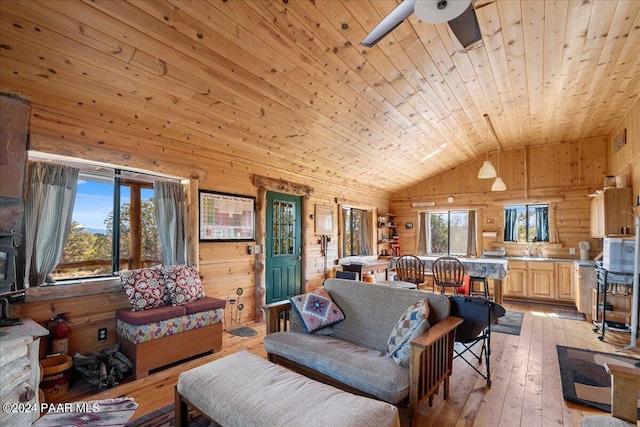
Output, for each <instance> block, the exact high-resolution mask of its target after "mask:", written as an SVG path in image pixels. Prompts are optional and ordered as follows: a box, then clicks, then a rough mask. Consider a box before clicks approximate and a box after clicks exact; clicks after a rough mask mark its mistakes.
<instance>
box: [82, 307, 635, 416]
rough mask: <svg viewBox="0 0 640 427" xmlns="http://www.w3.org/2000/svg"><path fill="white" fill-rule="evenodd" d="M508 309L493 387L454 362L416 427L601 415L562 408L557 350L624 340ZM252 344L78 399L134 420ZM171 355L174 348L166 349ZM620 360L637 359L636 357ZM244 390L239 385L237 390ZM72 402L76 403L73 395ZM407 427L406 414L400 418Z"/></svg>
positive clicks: (604, 346)
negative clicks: (514, 327) (198, 373)
mask: <svg viewBox="0 0 640 427" xmlns="http://www.w3.org/2000/svg"><path fill="white" fill-rule="evenodd" d="M504 306H505V308H506V309H507V310H517V311H523V312H525V315H524V320H523V323H522V330H521V333H520V335H519V336H515V335H507V334H501V333H494V334H492V336H491V348H492V354H491V367H492V369H491V371H492V380H493V381H492V386H491V388H487V387H486V381H485V380H483V379H482V378H481V377H480V376H479V375H477V374H476V373H475V372H474V371H473V369H472V368H471V367H469V366H468V365H466V364H465V363H464V362H462V361H459V360H456V361H455V363H454V370H453V375H452V378H451V389H450V396H449V399H448V400H443V399H442V397H441V395H440V396H436V398H435V399H434V403H433V406H432V407H429V406H428V405H425V406H424V407H423V408H422V411H421V413H420V416H419V419H418V425H419V426H421V427H428V426H444V427H447V426H481V427H484V426H491V427H494V426H504V427H513V426H542V427H547V426H560V425H562V426H579V425H580V420H581V419H582V417H583V416H585V415H591V414H596V413H598V414H602V412H601V411H598V410H596V409H593V408H588V407H583V406H579V405H575V404H571V403H568V402H565V400H564V399H563V397H562V385H561V381H560V371H559V367H558V355H557V352H556V345H557V344H559V345H565V346H570V347H580V348H587V349H592V350H597V351H604V352H610V353H616V350H619V349H622V348H624V347H626V346H628V345H629V338H630V337H629V335H628V334H619V333H607V336H606V339H605V341H604V342H601V341H600V340H598V339H597V335H596V334H595V333H593V332H592V330H591V328H592V327H591V324H590V323H589V322H587V321H577V320H570V319H560V318H557V317H555V316H554V313H553V311H554V308H555V309H556V311H557V307H551V306H547V305H541V304H523V303H517V302H513V301H508V302H505V304H504ZM247 326H250V327H252V328H253V329H256V330H257V331H258V335H257V336H256V337H251V338H242V337H237V336H234V335H231V334H229V333H227V332H225V333H224V338H223V343H224V344H223V349H222V351H221V352H219V353H216V354H212V355H207V356H203V357H200V358H198V359H195V360H191V361H188V362H186V363H183V364H181V365H178V366H174V367H171V368H167V369H164V370H161V371H159V372H156V373H154V374H152V375H150V376H149V377H147V378H143V379H140V380H137V381H132V382H129V383H126V384H122V385H120V386H117V387H115V388H113V389H111V390H106V391H104V392H101V393H98V394H94V395H91V396H75V398H76V399H79V398H81V397H82V399H84V400H93V399H105V398H115V397H133V398H134V399H135V401H136V402H137V403H138V404H139V405H140V406H139V407H138V409H137V410H136V413H135V414H134V416H133V418H132V419H135V418H138V417H141V416H143V415H145V414H147V413H149V412H151V411H154V410H156V409H159V408H161V407H163V406H165V405H168V404H170V403H172V402H173V399H174V387H175V384H176V382H177V378H178V375H179V374H180V372H183V371H186V370H188V369H191V368H194V367H196V366H199V365H202V364H204V363H207V362H210V361H212V360H216V359H219V358H220V357H224V356H226V355H228V354H231V353H235V352H237V351H240V350H243V349H246V350H249V351H251V352H252V353H255V354H257V355H260V356H262V357H266V352H265V350H264V347H263V345H262V338H263V337H264V333H265V326H264V323H255V324H249V325H247ZM167 351H171V349H167ZM617 354H623V355H628V356H632V357H637V358H640V350H637V349H631V350H625V351H620V352H617ZM238 387H242V384H238ZM70 396H73V394H71V395H70ZM401 418H402V424H403V425H407V419H406V411H401Z"/></svg>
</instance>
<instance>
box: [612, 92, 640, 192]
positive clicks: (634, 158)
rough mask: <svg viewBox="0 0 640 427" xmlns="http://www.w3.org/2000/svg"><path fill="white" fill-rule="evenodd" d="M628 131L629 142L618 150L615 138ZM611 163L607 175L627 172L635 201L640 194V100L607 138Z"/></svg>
mask: <svg viewBox="0 0 640 427" xmlns="http://www.w3.org/2000/svg"><path fill="white" fill-rule="evenodd" d="M625 130H626V133H627V143H626V144H625V145H624V146H623V147H622V148H621V149H620V150H618V151H616V150H615V149H614V148H613V139H614V138H615V137H617V136H618V135H620V133H621V132H623V131H625ZM607 148H608V150H609V153H610V158H611V164H610V167H609V169H608V171H607V175H617V174H626V175H628V176H629V185H630V186H631V187H632V188H633V201H634V202H637V199H636V198H637V197H638V196H640V100H638V102H636V104H635V106H634V107H633V108H632V109H631V111H630V112H629V114H627V115H626V116H625V117H624V119H623V120H622V121H621V122H620V124H619V125H618V126H617V127H616V130H615V131H614V132H613V133H612V134H611V135H610V137H609V138H608V139H607Z"/></svg>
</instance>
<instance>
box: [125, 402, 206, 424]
mask: <svg viewBox="0 0 640 427" xmlns="http://www.w3.org/2000/svg"><path fill="white" fill-rule="evenodd" d="M174 408H175V406H174V404H173V403H172V404H170V405H167V406H164V407H162V408H160V409H158V410H156V411H153V412H151V413H149V414H147V415H144V416H142V417H140V418H137V419H135V420H133V421H131V422H129V423H127V424H126V425H125V427H174V426H175V425H176V422H175V421H176V420H175V411H174ZM188 417H189V427H215V426H217V424H215V423H213V422H211V421H210V420H209V419H208V418H207V417H205V416H204V415H202V414H200V413H198V412H197V411H195V410H194V409H193V408H191V407H189V412H188Z"/></svg>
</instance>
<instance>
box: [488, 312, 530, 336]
mask: <svg viewBox="0 0 640 427" xmlns="http://www.w3.org/2000/svg"><path fill="white" fill-rule="evenodd" d="M523 317H524V313H522V312H519V311H507V312H506V313H505V315H504V316H502V317H501V318H499V319H498V323H497V324H493V325H491V332H499V333H501V334H510V335H520V328H521V327H522V318H523Z"/></svg>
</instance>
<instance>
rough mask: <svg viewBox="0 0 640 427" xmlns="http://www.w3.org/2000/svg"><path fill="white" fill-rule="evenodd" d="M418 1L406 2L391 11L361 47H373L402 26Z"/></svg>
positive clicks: (408, 0)
mask: <svg viewBox="0 0 640 427" xmlns="http://www.w3.org/2000/svg"><path fill="white" fill-rule="evenodd" d="M415 1H416V0H404V1H403V2H402V3H400V4H399V5H398V6H397V7H396V8H395V9H393V10H392V11H391V13H389V14H388V15H387V16H385V17H384V19H383V20H382V21H380V23H379V24H378V25H376V27H375V28H374V29H373V30H372V31H371V32H370V33H369V35H367V37H365V38H364V40H362V41H361V42H360V45H361V46H365V47H373V46H375V44H376V43H378V42H379V41H380V40H382V39H383V38H384V37H385V36H386V35H387V34H389V33H390V32H391V31H393V30H394V29H395V28H396V27H397V26H398V25H400V24H402V22H404V20H405V19H407V18H408V17H409V16H411V14H412V13H413V8H414V4H415Z"/></svg>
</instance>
